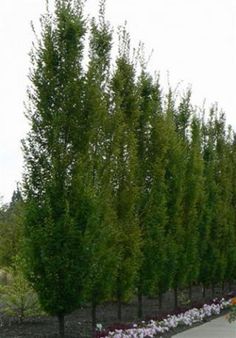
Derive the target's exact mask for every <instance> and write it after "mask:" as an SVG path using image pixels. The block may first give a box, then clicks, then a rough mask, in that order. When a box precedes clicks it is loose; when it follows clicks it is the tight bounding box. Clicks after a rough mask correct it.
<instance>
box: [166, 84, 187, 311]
mask: <svg viewBox="0 0 236 338" xmlns="http://www.w3.org/2000/svg"><path fill="white" fill-rule="evenodd" d="M175 115H176V103H175V97H174V94H173V92H172V90H171V89H170V90H169V93H168V95H167V103H166V128H167V130H166V132H167V135H168V152H167V166H166V173H165V178H166V185H167V210H168V216H167V217H168V223H167V233H166V237H167V238H168V248H167V249H168V253H169V257H168V260H169V261H168V263H169V273H172V275H173V279H172V287H173V289H174V295H175V297H174V298H175V307H177V306H178V297H177V291H178V288H179V287H182V286H183V285H184V284H185V281H186V255H185V242H184V238H185V228H184V224H183V215H184V208H183V203H184V179H185V172H186V149H185V145H184V141H183V138H182V136H181V135H180V134H179V133H178V131H177V126H176V123H175Z"/></svg>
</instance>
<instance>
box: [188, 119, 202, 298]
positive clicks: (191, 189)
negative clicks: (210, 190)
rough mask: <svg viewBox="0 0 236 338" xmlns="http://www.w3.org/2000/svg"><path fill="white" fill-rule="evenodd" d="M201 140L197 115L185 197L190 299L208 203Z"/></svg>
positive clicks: (197, 272)
mask: <svg viewBox="0 0 236 338" xmlns="http://www.w3.org/2000/svg"><path fill="white" fill-rule="evenodd" d="M201 142H202V136H201V122H200V120H199V119H198V118H197V117H196V116H193V117H192V122H191V141H190V143H189V146H188V150H187V151H188V157H187V168H186V179H185V197H184V227H185V236H186V237H185V254H186V257H187V264H186V284H187V285H188V286H189V296H190V299H191V285H192V284H194V283H196V282H197V281H198V275H199V269H200V255H199V241H200V237H199V226H200V223H201V221H202V208H203V203H204V176H203V170H204V161H203V155H202V149H201V148H202V143H201Z"/></svg>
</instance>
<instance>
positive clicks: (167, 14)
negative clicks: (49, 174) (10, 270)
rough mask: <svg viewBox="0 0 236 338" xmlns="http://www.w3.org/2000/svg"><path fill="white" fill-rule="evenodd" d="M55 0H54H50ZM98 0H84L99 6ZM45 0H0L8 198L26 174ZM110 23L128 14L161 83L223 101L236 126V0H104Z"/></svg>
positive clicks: (0, 158)
mask: <svg viewBox="0 0 236 338" xmlns="http://www.w3.org/2000/svg"><path fill="white" fill-rule="evenodd" d="M51 1H53V0H51ZM97 3H98V0H87V6H86V7H87V12H90V13H92V14H93V15H94V14H95V13H96V9H97ZM44 8H45V6H44V0H0V46H1V53H0V95H1V96H0V196H3V200H4V201H5V202H8V201H9V200H10V197H11V194H12V191H13V190H14V189H15V186H16V182H17V181H20V180H21V175H22V153H21V145H20V140H21V139H22V138H23V137H24V135H25V133H26V131H27V123H26V120H25V117H24V115H23V111H24V108H23V101H24V100H25V98H26V95H25V93H26V86H27V83H28V80H27V74H28V69H29V66H30V62H29V57H28V52H29V50H30V47H31V43H32V40H33V39H34V36H33V33H32V31H31V27H30V21H31V20H32V21H33V22H34V24H35V26H36V27H38V20H39V16H40V14H42V13H44ZM107 18H108V20H110V21H111V23H112V25H113V26H115V27H116V26H117V25H120V24H123V23H124V21H125V20H126V21H127V22H128V24H127V27H128V31H129V32H130V33H131V39H132V41H133V42H134V45H135V44H137V43H138V42H139V40H141V41H142V42H144V43H145V50H146V54H147V55H149V54H150V53H151V51H152V49H153V50H154V53H153V55H152V58H151V61H150V64H149V67H150V70H151V71H154V70H157V71H158V72H160V75H161V79H162V82H163V85H164V83H166V81H167V73H168V72H169V73H170V83H171V84H172V85H173V86H175V85H176V84H177V83H179V82H180V81H181V83H182V84H181V87H182V88H185V87H187V86H188V85H189V84H191V85H192V90H193V102H194V103H195V104H197V105H201V104H202V102H203V100H204V99H206V102H207V103H208V104H209V103H214V102H218V103H219V106H220V107H222V109H223V110H224V111H225V113H226V117H227V122H228V123H230V124H232V125H233V127H234V129H235V130H236V0H145V1H144V0H107Z"/></svg>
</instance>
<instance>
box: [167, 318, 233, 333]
mask: <svg viewBox="0 0 236 338" xmlns="http://www.w3.org/2000/svg"><path fill="white" fill-rule="evenodd" d="M173 337H174V338H236V322H233V323H231V324H229V322H228V321H227V320H226V319H225V316H222V317H219V318H217V319H213V320H211V321H210V322H207V323H206V324H203V325H200V326H197V327H194V328H193V329H189V330H187V331H184V332H182V333H179V334H176V335H174V336H173Z"/></svg>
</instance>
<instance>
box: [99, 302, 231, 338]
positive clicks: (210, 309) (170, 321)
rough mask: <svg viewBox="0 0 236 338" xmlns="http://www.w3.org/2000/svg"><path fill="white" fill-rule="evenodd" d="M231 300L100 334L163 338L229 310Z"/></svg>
mask: <svg viewBox="0 0 236 338" xmlns="http://www.w3.org/2000/svg"><path fill="white" fill-rule="evenodd" d="M230 304H231V301H230V300H225V299H224V298H222V299H221V300H217V299H215V300H214V301H213V302H212V303H211V304H204V305H203V306H202V307H200V308H192V309H190V310H188V311H185V312H183V313H180V314H178V315H175V314H174V315H168V316H167V317H166V318H164V319H162V320H160V321H154V320H150V321H149V322H148V323H146V322H142V323H141V324H132V326H130V327H129V328H119V329H115V330H114V331H109V332H106V333H105V332H103V333H100V335H99V337H105V338H148V337H150V338H151V337H161V336H162V335H163V334H165V333H167V332H169V331H171V330H174V329H176V328H178V327H189V326H192V325H194V324H196V323H201V322H203V321H204V320H206V319H207V318H210V317H212V316H214V315H219V314H220V313H221V311H222V310H224V309H226V308H229V307H230Z"/></svg>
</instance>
